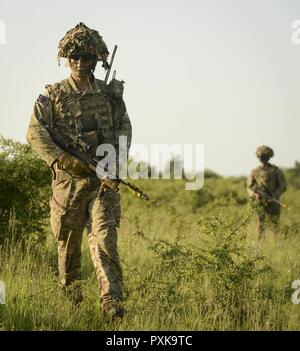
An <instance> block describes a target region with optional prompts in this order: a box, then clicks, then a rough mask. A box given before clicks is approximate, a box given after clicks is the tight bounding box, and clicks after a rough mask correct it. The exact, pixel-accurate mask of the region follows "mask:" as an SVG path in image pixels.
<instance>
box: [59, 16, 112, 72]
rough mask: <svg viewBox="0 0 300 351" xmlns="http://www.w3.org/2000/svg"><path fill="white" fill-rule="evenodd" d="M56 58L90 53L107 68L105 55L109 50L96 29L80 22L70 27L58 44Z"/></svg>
mask: <svg viewBox="0 0 300 351" xmlns="http://www.w3.org/2000/svg"><path fill="white" fill-rule="evenodd" d="M58 49H59V51H58V54H57V60H58V63H59V62H60V58H61V57H65V58H69V57H70V56H72V55H78V54H92V55H95V58H96V60H97V61H103V66H104V68H107V61H106V60H107V56H108V55H109V52H108V50H107V46H106V44H105V42H104V41H103V39H102V37H101V35H100V34H99V33H98V31H96V30H94V29H90V28H89V27H87V26H86V25H85V24H84V23H82V22H80V23H79V24H77V25H76V26H75V27H74V28H72V29H70V30H69V31H68V32H67V33H66V34H65V36H64V37H63V38H62V39H61V40H60V42H59V44H58Z"/></svg>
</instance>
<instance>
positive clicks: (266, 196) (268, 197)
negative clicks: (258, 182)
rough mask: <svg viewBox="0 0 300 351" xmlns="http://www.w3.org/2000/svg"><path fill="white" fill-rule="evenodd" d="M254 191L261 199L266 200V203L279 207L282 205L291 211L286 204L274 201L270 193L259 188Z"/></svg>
mask: <svg viewBox="0 0 300 351" xmlns="http://www.w3.org/2000/svg"><path fill="white" fill-rule="evenodd" d="M252 190H253V191H254V192H255V193H256V194H258V195H259V196H261V197H262V198H263V200H265V201H266V202H274V203H275V204H278V205H280V206H281V207H283V208H285V209H287V210H289V207H288V206H287V205H286V204H284V203H282V202H281V201H279V200H277V199H274V197H272V196H271V195H270V194H269V193H268V191H266V190H262V189H259V188H257V187H254V188H253V189H252Z"/></svg>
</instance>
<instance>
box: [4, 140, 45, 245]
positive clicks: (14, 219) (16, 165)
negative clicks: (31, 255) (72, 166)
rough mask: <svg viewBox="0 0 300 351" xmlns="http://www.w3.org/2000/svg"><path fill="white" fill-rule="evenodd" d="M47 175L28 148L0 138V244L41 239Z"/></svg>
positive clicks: (41, 164)
mask: <svg viewBox="0 0 300 351" xmlns="http://www.w3.org/2000/svg"><path fill="white" fill-rule="evenodd" d="M50 178H51V174H50V172H49V170H48V169H47V166H46V165H45V164H44V162H43V161H41V160H40V159H39V158H38V157H37V156H36V155H35V154H34V153H33V152H32V150H31V148H30V146H29V145H26V144H22V143H20V142H15V141H13V140H11V139H8V138H4V137H2V136H0V244H1V243H3V241H4V240H5V238H12V237H13V238H14V239H16V240H20V239H22V240H27V239H28V237H29V236H30V238H31V239H34V240H37V241H42V240H43V239H44V238H45V235H44V229H43V224H44V223H45V219H46V218H47V214H48V201H47V196H45V194H47V191H48V186H49V184H50Z"/></svg>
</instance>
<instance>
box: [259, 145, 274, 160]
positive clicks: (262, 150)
mask: <svg viewBox="0 0 300 351" xmlns="http://www.w3.org/2000/svg"><path fill="white" fill-rule="evenodd" d="M256 156H257V157H266V158H271V157H273V156H274V151H273V150H272V149H271V148H270V147H269V146H266V145H262V146H260V147H258V148H257V150H256Z"/></svg>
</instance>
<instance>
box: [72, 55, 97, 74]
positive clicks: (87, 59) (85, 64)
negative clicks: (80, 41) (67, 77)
mask: <svg viewBox="0 0 300 351" xmlns="http://www.w3.org/2000/svg"><path fill="white" fill-rule="evenodd" d="M69 65H70V68H71V71H72V76H73V77H75V78H85V77H89V76H90V75H91V74H92V73H93V71H94V69H95V66H96V57H95V56H94V55H88V54H86V55H72V56H71V57H70V58H69Z"/></svg>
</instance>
